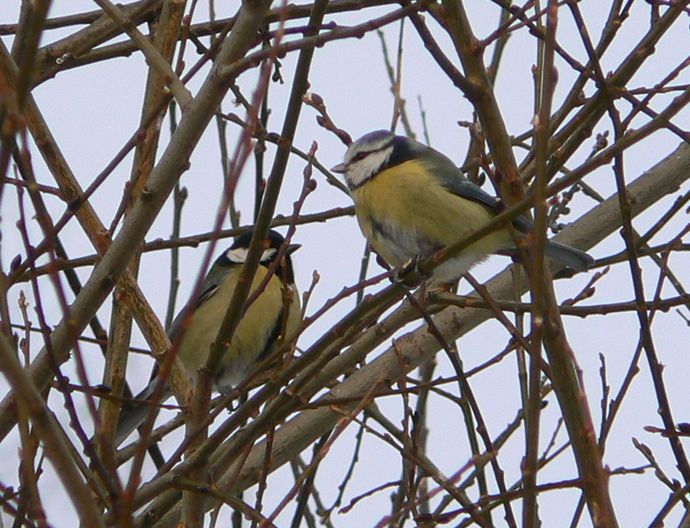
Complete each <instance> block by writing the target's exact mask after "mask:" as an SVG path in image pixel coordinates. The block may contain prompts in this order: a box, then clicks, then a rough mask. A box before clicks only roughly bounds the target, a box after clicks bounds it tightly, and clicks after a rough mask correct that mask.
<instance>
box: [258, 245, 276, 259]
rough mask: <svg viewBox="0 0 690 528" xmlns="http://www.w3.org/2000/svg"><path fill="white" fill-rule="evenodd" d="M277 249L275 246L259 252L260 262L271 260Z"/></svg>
mask: <svg viewBox="0 0 690 528" xmlns="http://www.w3.org/2000/svg"><path fill="white" fill-rule="evenodd" d="M277 251H278V250H277V249H276V248H268V249H265V250H264V252H263V253H261V262H268V261H269V260H271V259H272V258H273V257H274V256H275V254H276V252H277Z"/></svg>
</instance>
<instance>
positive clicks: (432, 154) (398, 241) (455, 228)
mask: <svg viewBox="0 0 690 528" xmlns="http://www.w3.org/2000/svg"><path fill="white" fill-rule="evenodd" d="M331 170H332V171H333V172H336V173H341V174H344V175H345V181H346V183H347V186H348V187H349V189H350V193H351V195H352V199H353V200H354V202H355V212H356V214H357V221H358V222H359V227H360V228H361V230H362V233H363V234H364V236H365V237H366V238H367V240H368V241H369V243H370V244H371V246H372V247H373V249H374V251H376V253H378V255H379V256H381V257H382V258H383V259H384V260H385V261H386V263H387V264H388V265H389V266H391V267H396V268H397V267H400V266H402V265H404V264H406V263H408V262H409V261H411V260H412V259H416V258H419V257H425V256H428V255H430V254H432V253H434V252H435V251H437V250H439V249H440V248H442V247H447V246H450V245H452V244H454V243H456V242H459V241H460V240H461V239H463V238H465V237H466V236H467V235H469V234H471V233H472V232H473V231H475V230H476V229H478V228H480V227H482V226H483V225H484V224H486V223H487V222H489V221H490V220H491V219H492V218H493V217H494V216H495V215H496V214H497V213H498V210H499V202H498V200H497V199H496V198H494V197H493V196H491V195H489V194H487V193H486V192H484V191H483V190H482V189H481V188H480V187H479V186H477V185H475V184H473V183H471V182H470V181H468V180H467V179H466V178H465V177H464V175H463V174H462V173H461V172H460V170H459V169H458V168H457V167H456V166H455V164H454V163H453V162H452V161H451V160H450V159H448V158H447V157H446V156H444V155H443V154H441V153H440V152H438V151H436V150H434V149H432V148H430V147H427V146H426V145H422V144H421V143H419V142H417V141H414V140H412V139H409V138H407V137H403V136H396V135H394V134H392V133H391V132H388V131H387V130H377V131H375V132H370V133H369V134H366V135H364V136H362V137H361V138H359V139H358V140H357V141H355V142H354V143H352V144H351V145H350V146H349V147H348V149H347V151H346V152H345V160H344V162H343V163H341V164H339V165H336V166H335V167H333V168H332V169H331ZM513 225H514V226H515V228H516V230H517V232H518V233H526V232H528V231H529V230H530V229H531V227H532V224H531V223H530V221H529V220H528V219H527V218H525V217H522V216H521V217H518V218H516V219H515V220H514V221H513ZM514 252H515V242H514V239H513V237H512V235H511V233H510V232H509V230H508V229H500V230H497V231H494V232H492V233H491V234H489V235H487V236H486V237H483V238H482V239H481V240H478V241H477V242H474V243H473V244H471V245H470V246H468V247H466V248H465V249H464V250H463V251H462V252H461V253H460V254H459V255H458V256H456V257H454V258H452V259H450V260H448V261H446V262H444V263H443V264H441V265H440V266H438V267H437V268H436V269H435V270H434V273H433V278H434V280H436V281H438V282H454V281H456V280H457V279H459V278H460V276H461V275H462V274H463V273H465V272H466V271H467V270H469V269H470V268H471V267H472V266H473V265H474V264H476V263H477V262H480V261H482V260H484V259H485V258H486V257H487V256H488V255H490V254H493V253H501V254H511V253H514ZM545 254H546V256H547V257H549V258H551V259H553V260H555V261H557V262H559V263H561V264H563V265H564V266H566V267H568V268H570V269H572V270H574V271H585V270H587V269H588V267H589V266H590V265H591V264H592V263H593V259H592V257H591V256H590V255H588V254H587V253H584V252H582V251H579V250H577V249H574V248H571V247H568V246H565V245H563V244H559V243H557V242H554V241H548V242H547V244H546V247H545Z"/></svg>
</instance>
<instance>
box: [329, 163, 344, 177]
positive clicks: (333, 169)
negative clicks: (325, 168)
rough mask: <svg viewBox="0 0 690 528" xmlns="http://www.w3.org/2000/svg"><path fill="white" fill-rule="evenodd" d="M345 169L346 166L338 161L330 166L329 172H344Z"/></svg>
mask: <svg viewBox="0 0 690 528" xmlns="http://www.w3.org/2000/svg"><path fill="white" fill-rule="evenodd" d="M346 169H347V166H346V165H345V164H344V163H338V164H337V165H336V166H335V167H331V172H335V173H336V174H345V170H346Z"/></svg>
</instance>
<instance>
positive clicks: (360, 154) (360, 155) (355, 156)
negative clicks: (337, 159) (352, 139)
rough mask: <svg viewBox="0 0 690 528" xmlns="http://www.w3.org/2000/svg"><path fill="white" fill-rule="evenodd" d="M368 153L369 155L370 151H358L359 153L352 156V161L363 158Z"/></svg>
mask: <svg viewBox="0 0 690 528" xmlns="http://www.w3.org/2000/svg"><path fill="white" fill-rule="evenodd" d="M368 155H369V152H358V153H357V154H355V155H354V157H353V158H352V161H359V160H363V159H364V158H366V157H367V156H368Z"/></svg>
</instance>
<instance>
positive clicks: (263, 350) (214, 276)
mask: <svg viewBox="0 0 690 528" xmlns="http://www.w3.org/2000/svg"><path fill="white" fill-rule="evenodd" d="M252 234H253V231H250V232H248V233H245V234H243V235H241V236H239V237H237V238H236V239H235V241H234V243H233V244H232V246H230V248H229V249H227V250H226V251H225V252H224V253H222V254H221V255H220V256H219V257H218V258H217V259H216V261H215V262H214V263H213V265H212V266H211V269H210V270H209V272H208V274H207V275H206V278H205V279H204V281H203V284H202V286H201V289H200V293H199V295H197V296H196V297H194V298H193V299H190V301H189V302H188V303H187V305H186V306H185V308H184V309H182V310H181V311H180V313H179V314H178V315H177V317H176V318H175V320H174V321H173V323H172V325H171V326H170V329H169V330H168V335H169V337H170V340H171V341H172V342H175V341H176V340H177V338H178V334H180V333H181V332H183V333H182V335H181V339H180V345H179V348H178V351H177V354H178V356H179V358H180V360H181V361H182V363H183V365H184V366H185V368H186V370H187V372H188V374H189V375H190V377H192V378H195V377H196V373H197V371H198V370H199V369H200V368H201V367H202V366H204V365H205V363H206V360H207V359H208V356H209V353H210V350H211V345H212V344H213V342H214V341H215V339H216V336H217V335H218V331H219V329H220V325H221V322H222V321H223V318H224V317H225V313H226V311H227V309H228V306H229V304H230V300H231V299H232V296H233V294H234V292H235V288H236V287H237V282H238V279H239V277H240V273H241V271H242V266H243V265H244V263H245V261H246V260H247V252H248V249H249V243H250V242H251V239H252ZM262 244H263V246H262V247H263V252H262V254H261V260H260V266H259V267H258V268H257V270H256V274H255V275H254V282H253V283H252V287H251V290H250V294H249V297H248V298H251V297H252V296H253V295H252V294H253V292H256V291H257V289H258V288H260V287H261V288H262V289H260V290H258V291H259V292H260V293H259V294H258V296H256V298H255V299H254V301H253V302H252V303H251V304H250V305H249V307H248V308H247V309H246V312H245V314H244V315H243V317H242V319H241V320H240V322H239V324H238V326H237V328H236V330H235V332H234V333H233V335H232V339H231V341H230V348H229V349H228V350H227V352H226V354H225V356H224V357H223V358H222V360H221V364H220V368H219V370H218V372H217V373H216V376H215V382H214V384H215V388H216V389H217V390H218V391H219V392H221V393H227V392H229V391H230V390H231V389H232V388H233V386H235V385H237V384H238V383H239V382H240V381H242V380H243V379H244V378H245V377H246V376H247V375H248V374H249V373H250V372H251V370H252V368H253V367H254V365H255V364H256V363H257V362H258V361H260V360H262V359H264V358H265V357H266V356H268V355H269V354H270V353H271V352H272V351H273V350H274V349H275V348H276V346H277V345H279V344H282V343H283V342H284V340H285V339H286V338H287V337H290V336H291V335H293V334H294V332H295V330H296V329H297V326H298V325H299V321H300V317H301V316H300V299H299V294H298V293H297V288H296V287H295V278H294V273H293V268H292V260H291V258H290V255H291V254H292V253H293V252H294V251H295V250H297V249H298V248H299V247H300V245H298V244H291V245H286V244H285V239H284V238H283V237H282V235H280V234H279V233H277V232H276V231H272V230H271V231H269V232H268V235H267V237H266V239H265V240H263V241H262ZM281 253H282V255H281ZM279 258H280V261H279V263H278V264H277V265H276V266H275V269H274V270H273V274H272V275H271V277H270V278H269V279H268V282H266V283H265V284H264V280H265V278H266V276H267V274H268V273H269V271H270V270H269V268H270V267H271V265H272V264H274V263H275V262H276V260H277V259H279ZM188 310H191V314H190V315H189V316H188V315H187V312H188ZM183 321H185V322H186V324H183ZM183 326H185V328H183ZM156 370H157V369H156ZM157 381H158V380H157V378H156V376H155V375H154V377H153V378H152V380H151V381H150V382H149V384H148V386H147V387H146V388H145V389H144V390H143V391H142V392H141V393H140V394H138V395H137V397H136V399H137V400H142V401H145V400H149V399H150V397H151V396H152V395H153V392H154V388H155V386H156V383H157ZM170 394H171V393H170V390H169V389H168V388H167V387H166V391H165V393H164V396H163V398H162V400H164V399H167V398H168V397H169V396H170ZM162 400H161V401H162ZM148 412H149V411H148V405H145V404H142V405H137V404H134V405H131V406H128V408H125V409H123V411H122V413H121V415H120V422H119V423H118V427H117V432H116V438H115V442H116V445H119V444H121V443H122V442H123V441H124V440H125V439H126V438H127V436H129V434H130V433H131V432H132V431H133V430H134V429H135V428H136V427H138V426H139V425H140V424H141V423H142V422H143V421H144V419H145V418H146V416H147V414H148Z"/></svg>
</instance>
